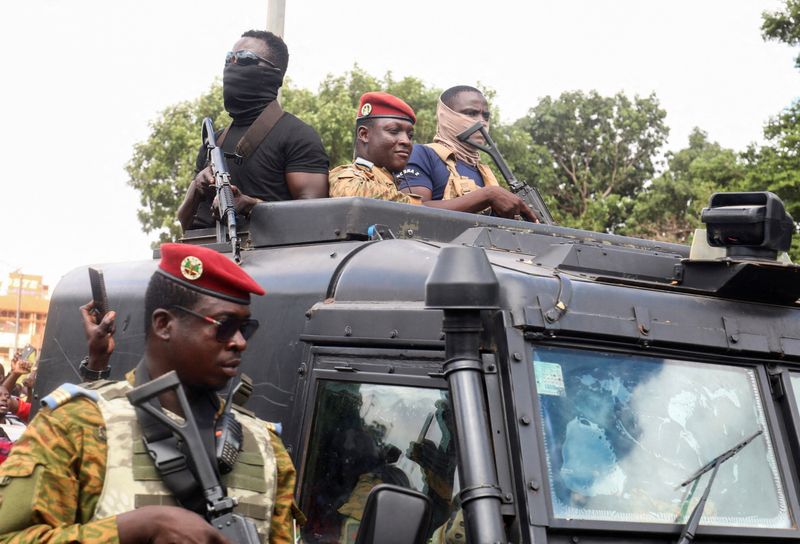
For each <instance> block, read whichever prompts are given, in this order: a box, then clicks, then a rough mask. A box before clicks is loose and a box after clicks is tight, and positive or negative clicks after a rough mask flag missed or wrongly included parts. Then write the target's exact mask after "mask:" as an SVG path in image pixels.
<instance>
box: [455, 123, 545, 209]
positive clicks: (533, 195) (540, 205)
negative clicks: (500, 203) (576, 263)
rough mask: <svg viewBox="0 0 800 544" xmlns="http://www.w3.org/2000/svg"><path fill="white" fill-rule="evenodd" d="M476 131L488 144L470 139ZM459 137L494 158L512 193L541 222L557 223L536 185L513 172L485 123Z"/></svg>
mask: <svg viewBox="0 0 800 544" xmlns="http://www.w3.org/2000/svg"><path fill="white" fill-rule="evenodd" d="M476 132H480V133H481V136H483V140H484V142H486V145H482V144H479V143H477V142H473V141H472V140H471V139H470V137H471V136H472V135H473V134H475V133H476ZM458 139H459V140H460V141H462V142H464V143H467V144H469V145H471V146H472V147H474V148H476V149H480V150H481V151H483V152H484V153H486V154H487V155H489V156H490V157H491V158H492V160H493V161H494V163H495V164H496V165H497V168H498V169H499V170H500V173H501V174H502V175H503V177H504V178H505V180H506V183H508V188H509V189H511V192H512V193H514V194H515V195H517V196H518V197H520V198H521V199H522V200H524V201H525V204H527V205H528V207H529V208H530V209H531V210H533V213H535V214H536V216H537V217H538V218H539V221H540V222H542V223H545V224H547V225H553V224H554V223H555V222H554V221H553V216H552V215H550V210H548V209H547V204H545V203H544V200H542V195H540V194H539V191H538V190H537V189H536V187H533V186H532V185H529V184H527V183H525V182H524V181H520V180H518V179H517V178H516V177H515V176H514V174H513V173H512V172H511V169H510V168H509V167H508V164H507V163H506V161H505V159H503V156H502V155H501V154H500V151H499V150H498V149H497V145H496V144H495V143H494V140H492V137H491V136H489V131H488V130H486V127H485V126H483V123H481V122H480V121H478V122H477V123H475V124H474V125H472V126H471V127H469V128H468V129H467V130H465V131H464V132H462V133H460V134H459V135H458Z"/></svg>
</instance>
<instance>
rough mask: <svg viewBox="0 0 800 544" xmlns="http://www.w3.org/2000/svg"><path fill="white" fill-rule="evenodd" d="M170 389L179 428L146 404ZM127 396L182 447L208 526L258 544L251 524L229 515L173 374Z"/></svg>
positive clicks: (230, 504)
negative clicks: (192, 469)
mask: <svg viewBox="0 0 800 544" xmlns="http://www.w3.org/2000/svg"><path fill="white" fill-rule="evenodd" d="M170 389H174V390H175V392H176V393H177V395H178V400H179V401H180V404H181V408H182V409H183V416H184V422H183V424H179V423H178V422H176V421H174V420H172V419H171V418H170V417H168V416H167V415H166V414H164V412H162V411H161V410H159V409H158V408H156V407H155V406H153V405H152V404H151V403H150V402H148V401H149V400H150V399H152V398H154V397H157V396H158V395H160V394H161V393H163V392H165V391H169V390H170ZM127 396H128V400H129V401H130V402H131V404H133V405H134V406H136V407H137V408H141V409H142V410H144V411H145V412H147V413H148V414H150V415H151V416H153V417H154V418H156V419H157V420H158V421H160V422H161V423H163V424H164V425H166V426H167V427H168V428H169V429H170V430H171V431H172V432H173V433H175V434H177V435H178V436H179V437H180V438H181V439H182V440H183V442H184V444H185V448H184V450H185V451H184V453H185V455H186V456H187V457H189V458H190V460H191V461H192V463H193V465H194V467H195V469H196V477H197V479H198V481H199V482H200V487H202V488H203V494H204V495H205V499H206V505H207V510H206V519H207V520H208V522H209V523H210V524H211V525H213V526H214V527H216V528H217V529H219V530H220V532H221V533H222V534H223V535H224V536H225V538H227V539H228V540H230V541H231V542H234V543H236V544H257V543H258V542H260V541H259V538H258V532H257V531H256V526H255V524H254V523H253V520H251V519H249V518H246V517H244V516H242V515H240V514H235V513H234V512H233V508H234V507H235V506H236V502H235V500H234V499H233V498H231V497H228V496H227V495H225V493H224V492H223V489H222V485H221V484H220V482H219V478H217V474H216V472H214V467H213V466H211V461H210V460H209V458H208V456H207V455H206V450H205V448H204V447H203V442H202V439H201V437H200V431H199V430H198V429H197V422H196V421H195V419H194V414H193V413H192V410H191V407H190V406H189V401H188V400H187V399H186V393H185V392H184V390H183V386H182V385H181V382H180V380H179V379H178V375H177V374H176V373H175V371H174V370H173V371H171V372H167V373H166V374H164V375H163V376H161V377H159V378H156V379H155V380H152V381H150V382H147V383H146V384H144V385H140V386H139V387H137V388H136V389H133V390H132V391H129V392H128V395H127Z"/></svg>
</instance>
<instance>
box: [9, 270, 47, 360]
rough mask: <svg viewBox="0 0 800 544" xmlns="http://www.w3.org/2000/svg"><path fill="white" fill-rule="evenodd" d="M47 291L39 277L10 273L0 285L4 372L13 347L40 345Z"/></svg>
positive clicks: (38, 346) (45, 319)
mask: <svg viewBox="0 0 800 544" xmlns="http://www.w3.org/2000/svg"><path fill="white" fill-rule="evenodd" d="M49 305H50V290H49V288H48V287H47V285H45V284H44V282H43V281H42V276H39V275H36V274H24V273H21V272H12V273H10V274H9V275H8V280H7V281H5V282H3V283H2V284H1V285H0V362H2V364H3V366H4V367H5V370H6V371H8V368H9V366H8V365H9V361H10V360H11V356H12V354H13V353H14V350H15V349H22V348H23V347H24V346H26V345H28V344H30V345H32V346H33V347H35V348H36V351H37V353H38V352H39V351H40V350H41V348H42V340H43V338H44V326H45V323H46V322H47V308H48V306H49Z"/></svg>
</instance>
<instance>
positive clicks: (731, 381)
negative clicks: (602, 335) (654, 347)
mask: <svg viewBox="0 0 800 544" xmlns="http://www.w3.org/2000/svg"><path fill="white" fill-rule="evenodd" d="M533 366H534V373H535V376H536V390H537V395H538V399H539V406H540V411H541V425H542V429H543V434H544V443H545V449H546V457H547V471H548V475H549V485H550V497H551V502H552V508H553V514H554V516H555V517H556V518H564V519H584V520H608V521H627V522H653V523H659V522H660V523H684V522H685V521H686V519H687V518H688V516H689V515H690V514H691V511H692V509H693V508H694V506H695V504H696V503H697V501H698V500H699V499H700V496H701V495H702V492H703V490H704V489H705V486H706V483H707V481H708V478H709V477H710V474H711V473H710V472H706V473H705V474H704V475H703V476H701V477H699V478H697V479H696V480H694V482H693V483H691V484H689V485H686V486H684V487H681V485H680V484H681V482H684V481H686V480H687V479H689V478H691V477H692V475H693V474H695V473H696V471H697V470H698V469H700V468H701V467H703V466H704V465H706V464H707V463H708V462H709V461H710V460H712V459H713V458H714V457H716V456H718V455H719V454H720V452H723V451H725V450H726V449H727V448H729V447H731V446H734V445H736V444H737V443H739V442H741V441H742V440H744V439H745V438H747V437H749V436H751V435H753V434H754V433H755V432H757V431H758V430H759V429H761V430H763V433H762V434H761V435H759V436H758V437H756V438H755V439H754V440H753V442H752V443H751V444H749V445H748V446H747V447H746V448H744V449H742V451H740V452H738V454H737V455H736V456H734V457H733V458H731V459H730V460H728V461H727V462H726V463H724V464H723V465H722V466H721V467H720V469H719V473H718V474H717V477H716V480H715V482H714V485H713V487H712V489H711V492H710V495H709V499H708V504H707V505H706V508H705V510H704V514H703V517H702V524H703V525H721V526H734V527H768V528H786V527H791V526H793V522H792V519H791V515H790V513H789V511H788V508H787V504H786V497H785V495H784V487H783V483H782V481H781V477H780V475H779V471H778V466H777V463H776V460H775V453H774V451H773V447H772V438H771V433H770V430H769V427H768V426H767V423H766V418H765V415H764V407H763V404H762V400H761V394H760V392H759V387H758V383H757V377H756V372H755V370H754V369H752V368H746V367H734V366H722V365H717V364H706V363H697V362H686V361H678V360H671V359H658V358H651V357H638V356H626V355H619V354H609V353H600V352H590V351H579V350H569V349H551V348H546V349H545V348H538V347H537V348H536V349H535V350H534V357H533Z"/></svg>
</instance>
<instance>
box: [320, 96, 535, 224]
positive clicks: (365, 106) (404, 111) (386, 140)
mask: <svg viewBox="0 0 800 544" xmlns="http://www.w3.org/2000/svg"><path fill="white" fill-rule="evenodd" d="M356 115H357V117H356V144H355V155H356V159H355V161H354V162H352V163H350V164H345V165H342V166H338V167H337V168H334V169H333V170H331V173H330V176H329V180H328V181H329V182H330V196H332V197H345V196H364V197H370V198H378V199H381V200H391V201H394V202H402V203H405V204H423V205H425V206H429V207H431V208H443V209H448V210H456V211H460V212H479V211H481V210H483V209H485V208H488V207H491V208H492V209H493V210H495V211H496V212H497V213H498V215H502V216H503V217H515V216H524V217H526V218H528V219H531V220H535V218H536V216H535V215H534V214H533V212H532V211H531V210H530V208H528V206H527V205H526V204H525V202H523V201H522V199H520V198H519V197H517V196H516V195H513V194H511V193H509V192H508V191H506V190H505V189H501V188H499V187H498V188H497V189H499V190H497V191H496V190H494V189H487V190H480V191H472V192H470V193H468V194H464V195H462V196H456V197H454V198H452V199H450V200H431V199H427V200H426V199H425V197H422V196H419V195H416V194H413V193H411V190H409V189H398V184H399V186H400V187H401V188H402V187H405V185H407V183H406V181H407V180H405V179H404V177H403V176H404V174H400V172H403V171H404V169H405V168H406V164H407V163H408V160H409V157H410V156H413V154H412V148H414V149H416V147H417V146H414V145H413V139H414V123H415V122H416V116H415V115H414V110H412V109H411V107H410V106H409V105H408V104H406V103H405V102H403V101H402V100H400V99H399V98H397V97H396V96H392V95H390V94H388V93H383V92H369V93H365V94H364V95H362V96H361V100H360V101H359V107H358V112H357V114H356ZM406 170H407V169H406Z"/></svg>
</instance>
